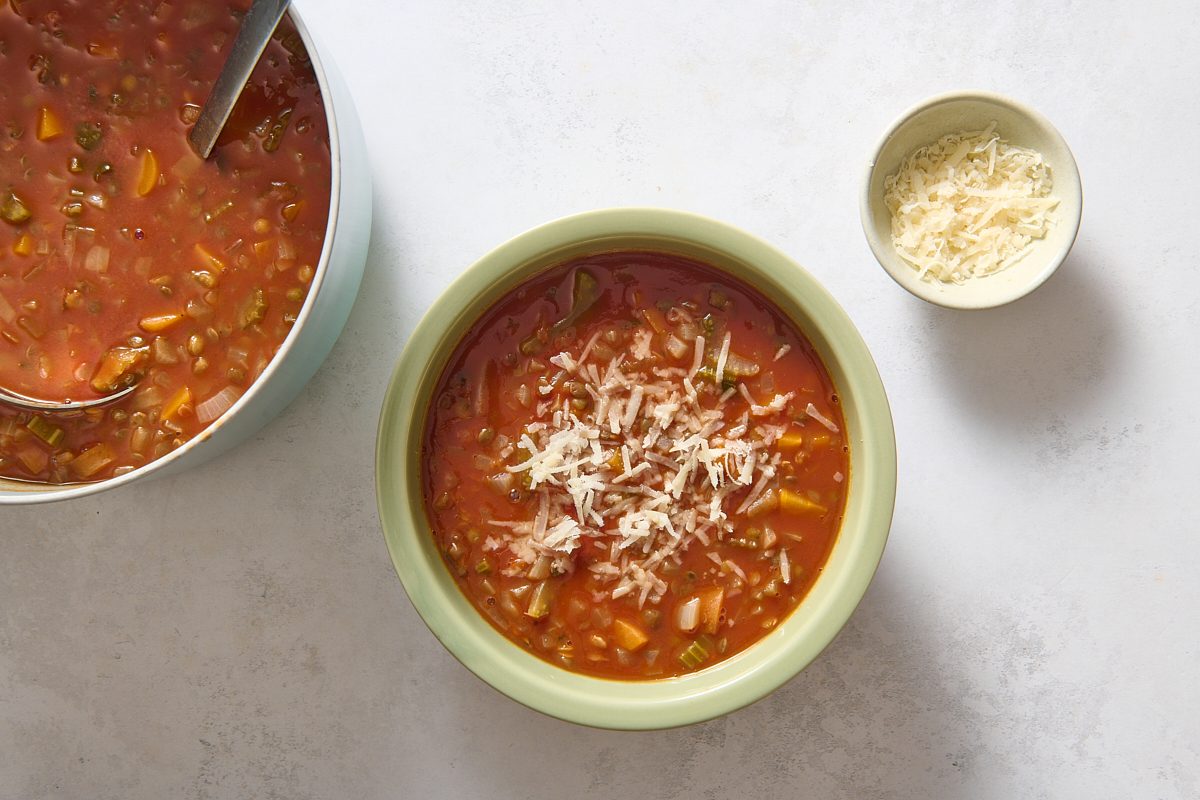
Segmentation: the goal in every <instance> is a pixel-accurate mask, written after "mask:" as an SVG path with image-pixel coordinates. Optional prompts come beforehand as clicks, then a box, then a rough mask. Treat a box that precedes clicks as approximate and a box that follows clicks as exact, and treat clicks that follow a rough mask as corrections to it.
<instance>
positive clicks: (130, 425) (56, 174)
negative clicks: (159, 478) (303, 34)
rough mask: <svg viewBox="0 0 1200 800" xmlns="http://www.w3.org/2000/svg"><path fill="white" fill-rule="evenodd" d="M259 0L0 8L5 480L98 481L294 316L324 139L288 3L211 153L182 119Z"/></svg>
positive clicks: (305, 273)
mask: <svg viewBox="0 0 1200 800" xmlns="http://www.w3.org/2000/svg"><path fill="white" fill-rule="evenodd" d="M247 6H248V3H247V2H244V1H243V2H219V1H218V0H130V1H125V0H87V1H86V2H84V1H83V0H75V1H72V0H12V2H11V3H8V4H5V5H4V6H3V7H2V8H0V73H2V74H3V75H4V76H5V79H4V81H3V82H0V385H3V386H5V387H6V388H9V389H11V390H13V391H17V392H20V393H22V394H26V395H29V396H32V397H38V398H42V399H48V400H63V399H68V398H69V399H73V400H86V399H92V398H96V397H101V396H104V395H106V394H109V393H112V392H114V391H116V390H118V389H120V388H123V387H125V386H129V385H132V384H136V385H137V388H136V389H135V390H134V391H133V393H132V394H130V395H129V396H127V397H125V398H123V399H121V400H119V401H116V402H114V403H112V404H110V405H108V406H105V407H103V408H99V409H91V410H88V411H86V412H81V413H76V414H74V415H63V414H30V413H28V412H23V411H17V410H14V409H11V408H5V407H3V406H0V477H5V478H10V479H16V480H27V481H39V482H51V483H62V482H75V481H95V480H102V479H105V478H108V477H111V476H114V475H119V474H123V473H125V472H128V471H130V470H133V469H135V468H137V467H139V466H142V465H144V464H147V463H149V462H150V461H153V460H154V459H156V458H160V457H162V456H163V455H166V454H167V453H169V452H171V451H172V450H174V449H175V448H177V447H179V446H181V445H182V444H183V443H184V442H186V441H187V440H189V439H190V438H192V437H194V436H196V435H197V434H198V433H200V432H201V431H202V430H203V429H204V428H206V427H207V426H208V425H209V424H211V423H212V422H213V421H214V420H216V419H217V418H218V417H220V415H221V414H222V413H224V411H225V410H227V409H228V408H229V407H230V406H231V405H232V404H233V403H234V402H235V401H236V400H237V398H238V397H240V396H241V394H242V393H244V392H245V391H246V389H247V388H248V387H249V385H250V384H251V383H253V381H254V380H255V379H256V378H257V377H258V376H259V375H260V374H261V373H262V371H263V370H264V369H265V368H266V366H267V364H268V363H269V362H270V360H271V359H272V357H273V356H274V354H275V353H276V351H277V350H278V348H279V346H280V345H281V344H282V342H283V340H284V339H285V338H286V337H287V335H288V333H289V331H290V330H291V327H292V324H293V323H294V322H295V320H296V318H297V315H298V314H299V312H300V310H301V308H302V306H303V304H304V302H305V299H306V297H307V294H308V288H309V284H310V282H311V280H312V278H313V275H314V271H315V268H316V266H317V264H318V261H319V258H320V253H321V249H322V245H323V240H324V235H325V228H326V223H327V217H328V212H329V201H330V181H331V168H330V154H329V137H328V130H327V124H326V120H325V112H324V108H323V105H322V101H321V97H320V90H319V87H318V84H317V81H316V77H315V75H314V73H313V69H312V64H311V62H310V61H309V58H308V55H307V53H306V52H305V49H304V45H303V43H302V41H301V39H300V36H299V34H298V33H297V31H296V29H295V27H294V26H293V25H292V24H291V23H290V21H289V20H288V19H287V18H286V17H285V19H284V21H283V22H282V23H281V24H280V26H279V28H278V30H277V31H276V33H275V36H274V38H273V40H272V42H271V43H270V45H269V47H268V48H267V50H266V52H265V53H264V56H263V58H262V60H261V61H260V62H259V64H258V67H257V68H256V70H255V72H254V75H253V77H252V79H251V81H250V84H249V85H248V86H247V88H246V91H245V92H244V93H243V95H242V98H241V100H240V101H239V103H238V106H237V107H236V108H235V110H234V114H233V116H232V118H231V120H230V123H229V124H228V125H227V127H226V129H225V132H224V134H223V135H222V139H221V141H220V142H219V143H218V147H217V149H216V150H215V151H214V154H213V156H212V157H211V158H210V159H209V160H207V161H203V160H201V159H200V158H199V157H197V156H196V155H195V154H194V153H193V152H192V151H191V149H190V147H189V145H188V143H187V141H186V135H187V132H188V130H189V128H190V126H191V124H192V123H193V122H194V121H195V118H196V115H197V113H198V111H199V104H200V103H202V102H203V101H204V99H205V98H206V97H207V93H208V89H209V87H211V85H212V82H213V81H214V80H215V78H216V75H217V73H218V72H219V70H220V67H221V64H222V61H223V59H224V56H225V53H226V51H227V50H228V48H229V46H230V45H231V44H232V41H233V36H234V34H235V33H236V31H237V27H238V24H239V22H240V19H241V16H242V14H243V13H244V10H245V8H246V7H247Z"/></svg>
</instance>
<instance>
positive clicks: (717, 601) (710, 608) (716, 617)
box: [697, 586, 725, 633]
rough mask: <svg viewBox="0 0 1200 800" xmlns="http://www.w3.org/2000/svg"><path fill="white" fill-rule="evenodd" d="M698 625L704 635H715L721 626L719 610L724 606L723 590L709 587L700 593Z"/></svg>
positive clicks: (698, 598) (718, 587) (717, 587)
mask: <svg viewBox="0 0 1200 800" xmlns="http://www.w3.org/2000/svg"><path fill="white" fill-rule="evenodd" d="M697 600H699V601H700V625H701V626H702V627H703V628H704V632H705V633H716V632H717V627H718V626H719V625H720V624H721V608H722V606H724V605H725V589H724V588H722V587H720V586H711V587H709V588H707V589H705V590H703V591H701V592H700V594H699V596H698V597H697Z"/></svg>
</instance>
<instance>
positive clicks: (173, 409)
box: [160, 386, 192, 419]
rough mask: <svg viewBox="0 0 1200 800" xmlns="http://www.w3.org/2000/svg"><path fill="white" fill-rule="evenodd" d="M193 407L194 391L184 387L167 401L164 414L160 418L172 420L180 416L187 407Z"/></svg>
mask: <svg viewBox="0 0 1200 800" xmlns="http://www.w3.org/2000/svg"><path fill="white" fill-rule="evenodd" d="M191 405H192V390H191V389H189V388H188V387H186V386H184V387H183V388H182V389H180V390H179V391H178V392H176V393H175V396H174V397H172V398H171V399H170V400H168V401H167V404H166V405H164V406H163V410H162V414H161V415H160V416H161V417H162V419H172V418H174V417H175V416H176V415H177V414H179V413H180V411H182V410H183V408H184V407H185V406H187V407H190V406H191Z"/></svg>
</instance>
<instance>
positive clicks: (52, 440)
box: [25, 417, 65, 447]
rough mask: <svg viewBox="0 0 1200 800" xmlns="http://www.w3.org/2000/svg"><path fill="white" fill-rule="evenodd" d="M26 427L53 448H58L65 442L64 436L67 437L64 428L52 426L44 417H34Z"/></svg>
mask: <svg viewBox="0 0 1200 800" xmlns="http://www.w3.org/2000/svg"><path fill="white" fill-rule="evenodd" d="M25 427H26V428H28V429H29V430H30V431H31V432H32V433H33V435H34V436H36V437H38V438H39V439H41V440H42V441H43V442H45V443H46V444H48V445H50V446H51V447H58V445H59V444H60V443H61V442H62V440H63V436H64V435H65V434H64V433H63V429H62V428H60V427H58V426H57V425H52V424H50V423H49V422H47V421H46V420H45V419H43V418H42V417H34V418H33V419H31V420H29V422H28V423H27V424H26V425H25Z"/></svg>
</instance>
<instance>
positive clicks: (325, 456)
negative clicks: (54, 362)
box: [0, 0, 1200, 800]
mask: <svg viewBox="0 0 1200 800" xmlns="http://www.w3.org/2000/svg"><path fill="white" fill-rule="evenodd" d="M1019 5H1020V6H1021V8H1022V11H1014V10H1011V9H1008V8H1000V7H995V6H993V5H992V4H990V3H977V2H962V3H938V4H921V5H920V6H919V7H913V8H910V7H909V4H907V3H887V4H876V3H845V4H834V3H814V4H804V7H802V5H801V4H798V3H790V2H780V3H729V2H688V3H672V4H666V3H656V4H650V3H644V2H613V3H576V2H570V3H567V2H535V3H520V4H518V3H466V2H438V3H418V2H406V3H398V2H384V0H374V1H373V2H367V0H354V2H333V0H303V5H302V10H303V11H304V12H305V14H306V16H307V19H308V21H309V24H310V26H311V27H312V28H313V29H315V30H316V31H318V32H320V34H321V36H322V39H323V41H324V43H325V44H326V46H327V50H328V51H329V53H330V54H331V55H332V57H333V58H334V59H335V60H336V61H337V62H338V63H339V64H340V66H341V69H342V72H343V73H344V74H345V76H346V78H347V80H348V81H349V83H350V84H351V86H352V87H353V88H354V90H355V92H356V96H357V98H358V101H359V107H360V111H361V114H362V118H363V123H364V125H365V127H366V129H367V141H368V144H369V147H370V151H371V157H372V161H373V163H374V167H375V174H376V180H377V183H376V187H375V200H376V218H375V219H376V222H375V236H374V239H373V241H372V247H371V257H370V262H369V264H368V268H367V275H366V278H365V281H364V284H363V292H362V295H361V297H360V298H359V301H358V304H357V306H356V307H355V310H354V314H353V316H352V317H351V319H350V323H349V326H348V327H347V329H346V332H345V334H344V335H343V336H342V338H341V341H340V342H339V344H338V345H337V347H336V349H335V350H334V352H333V355H332V356H331V357H330V359H329V361H328V362H327V363H326V365H325V367H324V368H323V369H322V370H321V372H320V373H319V374H318V375H317V377H316V379H315V380H314V381H313V383H312V384H311V385H310V386H309V388H308V389H307V390H306V392H305V393H304V394H303V395H302V397H301V398H300V399H299V400H298V401H297V402H296V403H295V404H294V405H293V406H292V407H291V408H290V409H289V410H288V411H287V412H285V413H284V414H283V415H282V416H281V417H280V418H279V419H278V420H277V421H276V422H274V423H273V424H271V425H270V426H268V427H267V428H266V429H265V430H264V431H263V432H262V433H261V434H260V435H259V436H258V437H257V438H256V439H255V440H254V441H252V442H249V443H247V444H245V445H243V446H241V447H240V448H238V449H236V450H234V451H233V452H231V453H229V454H228V455H226V456H224V457H222V458H220V459H218V460H216V461H214V462H211V463H210V464H208V465H206V466H204V467H202V468H199V469H197V470H194V471H192V472H190V473H187V474H185V475H183V476H182V477H178V478H174V479H169V480H162V481H158V482H153V483H149V484H146V485H144V486H140V485H135V486H133V487H130V488H127V489H124V490H120V491H117V492H113V493H109V494H105V495H102V496H100V497H97V498H94V499H87V500H83V501H79V502H74V503H70V504H61V505H55V506H52V507H43V508H38V509H34V510H25V509H20V510H18V509H11V508H8V509H3V510H0V544H2V546H3V557H2V558H0V798H5V800H7V798H21V799H22V800H24V798H40V797H66V798H89V799H91V798H96V799H99V798H120V799H121V800H128V799H129V798H176V797H178V798H247V797H257V798H275V797H277V798H309V797H312V798H318V797H319V798H326V797H328V798H385V797H414V798H435V797H438V798H440V797H446V798H476V797H489V798H491V797H514V798H554V799H555V800H558V799H559V798H563V797H578V798H585V797H586V798H609V797H626V796H630V797H639V798H653V799H657V798H680V799H681V800H682V799H683V798H687V799H688V800H693V799H694V798H729V797H747V798H749V797H753V798H756V799H757V798H795V797H814V798H818V797H819V798H854V799H855V800H858V799H860V798H891V797H896V798H939V799H940V798H966V797H971V798H997V799H1000V798H1004V799H1007V798H1042V797H1045V798H1133V797H1136V798H1195V797H1197V796H1200V754H1198V751H1197V747H1198V742H1200V681H1198V679H1197V677H1198V672H1200V663H1198V653H1197V649H1198V644H1200V588H1198V587H1200V582H1198V581H1197V580H1196V576H1197V572H1198V571H1200V537H1198V536H1197V534H1200V465H1198V464H1200V462H1198V460H1197V456H1196V445H1197V442H1198V441H1200V412H1198V410H1197V409H1198V408H1200V404H1198V402H1197V396H1198V395H1200V377H1198V374H1200V366H1198V365H1200V358H1198V355H1197V354H1198V351H1200V346H1198V341H1200V271H1198V268H1197V256H1196V244H1195V243H1196V236H1195V234H1196V230H1197V227H1198V226H1200V191H1198V189H1197V183H1198V179H1200V168H1198V167H1197V164H1196V159H1195V155H1194V149H1195V148H1194V144H1193V139H1194V134H1195V132H1196V131H1197V130H1198V129H1200V90H1198V89H1197V76H1200V49H1198V48H1197V47H1196V46H1195V41H1194V38H1195V33H1196V30H1197V28H1198V26H1200V11H1198V10H1197V8H1196V6H1195V5H1194V4H1190V3H1187V4H1185V3H1172V4H1167V3H1157V2H1146V3H1139V4H1133V5H1130V4H1125V3H1074V4H1070V8H1066V7H1065V6H1066V5H1067V4H1060V3H1045V2H1025V3H1021V4H1019ZM645 6H653V7H654V10H647V9H646V8H645ZM810 6H811V7H810ZM835 6H844V7H843V8H839V9H838V10H836V11H835V10H833V9H834V8H835ZM958 88H983V89H990V90H994V91H999V92H1002V93H1006V94H1010V95H1013V96H1015V97H1016V98H1018V99H1021V100H1024V101H1027V102H1029V103H1030V104H1032V105H1034V106H1035V107H1036V108H1038V109H1039V110H1041V111H1042V112H1043V113H1045V114H1046V115H1047V116H1048V117H1049V118H1050V119H1051V120H1052V121H1053V122H1054V123H1055V125H1057V126H1058V127H1059V129H1060V130H1061V131H1062V133H1063V134H1064V136H1065V137H1066V138H1067V140H1068V141H1069V142H1070V143H1071V145H1072V147H1073V148H1074V152H1075V156H1076V158H1077V160H1078V162H1079V167H1080V170H1081V172H1082V175H1083V183H1084V193H1085V202H1084V219H1083V228H1082V231H1081V233H1080V236H1079V241H1078V243H1077V245H1076V247H1075V250H1074V252H1073V253H1072V255H1071V257H1070V259H1069V260H1068V261H1067V263H1066V264H1065V265H1064V266H1063V268H1062V269H1061V270H1060V271H1059V273H1058V274H1057V275H1056V276H1055V277H1054V278H1053V279H1052V280H1051V281H1050V282H1049V283H1048V284H1047V285H1046V286H1044V287H1043V288H1042V289H1040V290H1039V291H1038V292H1036V293H1035V294H1034V295H1032V296H1031V297H1029V298H1026V299H1025V300H1022V301H1020V302H1018V303H1016V304H1015V305H1013V306H1010V307H1007V308H1003V309H1000V310H995V311H989V312H981V313H963V312H948V311H944V310H940V309H937V308H934V307H932V306H928V305H925V304H923V303H922V302H920V301H918V300H915V299H914V298H912V297H910V296H908V295H907V294H905V293H904V292H903V291H901V290H900V289H899V288H898V287H896V286H895V285H893V284H892V282H891V281H890V280H889V279H888V278H887V277H886V276H885V274H884V273H883V271H882V270H881V269H880V268H879V267H878V266H877V264H876V263H875V261H874V259H873V258H872V257H871V254H870V252H869V250H868V249H867V246H866V243H865V241H864V239H863V236H862V232H861V230H860V227H859V221H858V208H857V191H858V181H859V178H860V174H861V172H862V169H863V166H864V161H865V159H866V157H867V155H868V153H869V151H870V149H871V147H872V146H873V144H874V142H875V140H876V138H877V137H878V136H879V134H880V133H881V132H882V131H883V129H884V127H885V126H886V125H887V124H888V123H889V122H890V121H891V120H892V119H893V118H894V117H895V116H896V115H897V114H898V113H899V112H900V111H901V110H903V109H904V108H906V107H907V106H909V105H911V104H912V103H914V102H916V101H918V100H920V99H922V98H924V97H926V96H928V95H930V94H934V93H937V92H941V91H945V90H950V89H958ZM630 204H648V205H661V206H670V207H675V208H682V209H687V210H691V211H696V212H699V213H702V214H707V215H710V216H714V217H717V218H720V219H723V220H727V221H729V222H732V223H734V224H736V225H739V226H742V227H744V228H745V229H747V230H749V231H751V232H753V233H755V234H757V235H759V236H761V237H763V238H765V239H767V240H768V241H770V242H772V243H773V244H775V245H777V246H779V247H781V248H782V249H783V250H785V251H786V252H788V253H789V254H791V255H792V256H793V257H795V258H796V259H797V260H799V261H800V262H801V263H802V264H804V265H805V266H806V267H807V268H808V269H809V270H811V271H812V272H813V273H814V274H815V275H816V276H817V277H818V278H819V279H820V280H821V281H823V282H824V283H825V285H826V286H828V287H829V288H830V290H831V291H832V292H833V294H834V295H835V296H836V297H837V298H838V300H839V301H840V302H841V303H842V304H843V305H844V306H845V308H846V310H847V311H848V312H849V314H850V316H851V317H852V318H853V319H854V321H855V322H856V323H857V325H858V326H859V328H860V330H861V331H862V333H863V335H864V337H865V338H866V340H867V342H868V344H869V345H870V347H871V349H872V352H873V353H874V354H875V357H876V360H877V362H878V364H879V369H880V371H881V373H882V375H883V379H884V382H885V384H886V386H887V388H888V392H889V395H890V398H891V401H892V406H893V411H894V414H895V421H896V429H897V438H898V443H899V451H900V489H899V497H898V501H897V506H896V516H895V524H894V525H893V527H892V535H891V540H890V543H889V545H888V549H887V552H886V554H885V556H884V559H883V564H882V566H881V568H880V571H879V574H878V576H877V578H876V580H875V582H874V584H873V585H872V586H871V589H870V591H869V592H868V593H867V596H866V599H865V600H864V602H863V604H862V605H861V607H860V608H859V610H858V612H857V613H856V614H855V616H854V617H853V619H852V620H851V621H850V623H849V625H848V626H847V628H846V629H845V631H844V632H843V633H842V635H841V636H840V637H839V638H838V639H837V640H836V642H835V643H834V644H833V645H832V646H831V647H830V648H829V649H828V650H827V651H826V652H825V653H824V655H822V656H821V658H820V659H818V660H817V662H816V663H814V664H813V665H812V666H811V667H810V668H809V669H808V670H806V671H805V672H804V673H802V674H801V675H800V676H799V677H798V678H796V679H795V680H793V681H792V682H791V683H789V684H788V685H786V686H785V687H784V688H782V689H781V690H779V691H778V692H776V693H775V694H774V695H772V696H771V697H770V698H768V699H766V700H764V701H763V702H761V703H759V704H757V705H755V706H752V707H751V708H749V709H746V710H743V711H740V712H738V713H735V714H732V715H730V716H729V717H727V718H724V719H720V720H717V721H714V722H710V723H707V724H703V725H699V726H695V727H691V728H687V729H683V730H676V731H669V732H663V733H653V734H619V733H610V732H602V731H595V730H588V729H584V728H579V727H574V726H572V725H568V724H565V723H561V722H558V721H555V720H551V719H548V718H545V717H542V716H540V715H538V714H536V713H534V712H532V711H528V710H526V709H525V708H522V707H521V706H518V705H517V704H515V703H513V702H511V701H509V700H507V699H506V698H504V697H503V696H501V695H499V694H497V693H496V692H494V691H492V690H491V689H490V688H488V687H487V686H486V685H485V684H483V683H482V682H480V681H479V680H477V679H476V678H475V677H473V676H472V675H471V674H470V673H468V672H467V671H466V670H465V669H463V668H462V667H461V666H459V664H458V663H457V662H456V661H454V659H452V658H451V657H450V656H449V655H448V654H447V653H446V652H445V651H444V650H443V649H442V647H441V645H439V644H438V642H437V641H436V640H435V639H434V638H433V636H432V635H430V634H429V632H428V631H427V630H426V629H425V627H424V625H423V624H422V623H421V621H420V619H419V618H418V617H417V616H416V614H415V613H414V611H413V609H412V607H411V606H410V604H409V602H408V600H407V598H406V597H405V595H404V592H403V590H402V589H401V587H400V584H399V582H398V581H397V580H396V577H395V575H394V573H393V571H392V567H391V564H390V562H389V560H388V557H387V551H386V549H385V547H384V544H383V538H382V536H381V535H380V532H379V529H378V521H377V519H376V514H375V500H374V494H373V489H372V458H373V452H372V451H373V444H374V435H375V423H376V413H377V408H378V406H379V403H380V401H381V398H382V392H383V387H384V383H385V380H386V377H387V375H388V374H389V372H390V369H391V366H392V363H393V361H394V359H395V357H396V356H397V354H398V353H399V351H400V349H401V347H402V345H403V343H404V340H405V336H406V335H407V334H408V332H409V331H411V330H412V328H413V326H414V324H415V323H416V321H417V319H418V317H419V315H420V314H421V313H422V312H423V311H424V310H425V308H426V307H427V306H428V305H429V304H430V302H431V301H432V300H433V298H434V297H435V296H436V295H437V293H438V292H440V291H441V289H442V288H443V287H444V286H445V285H446V284H447V283H448V282H449V281H450V280H451V278H453V277H454V275H455V274H457V273H458V272H459V271H460V270H461V269H462V268H463V267H464V266H465V265H466V264H468V263H469V262H471V261H472V260H474V259H475V258H476V257H478V256H479V255H481V254H482V253H483V252H484V251H485V250H487V249H489V248H490V247H492V246H493V245H494V244H496V243H498V242H500V241H501V240H503V239H505V238H507V237H509V236H512V235H514V234H516V233H518V232H520V231H522V230H524V229H525V228H528V227H530V226H532V225H535V224H537V223H540V222H543V221H545V220H548V219H550V218H554V217H558V216H562V215H565V214H568V213H571V212H576V211H582V210H587V209H592V208H596V207H601V206H613V205H630Z"/></svg>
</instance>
